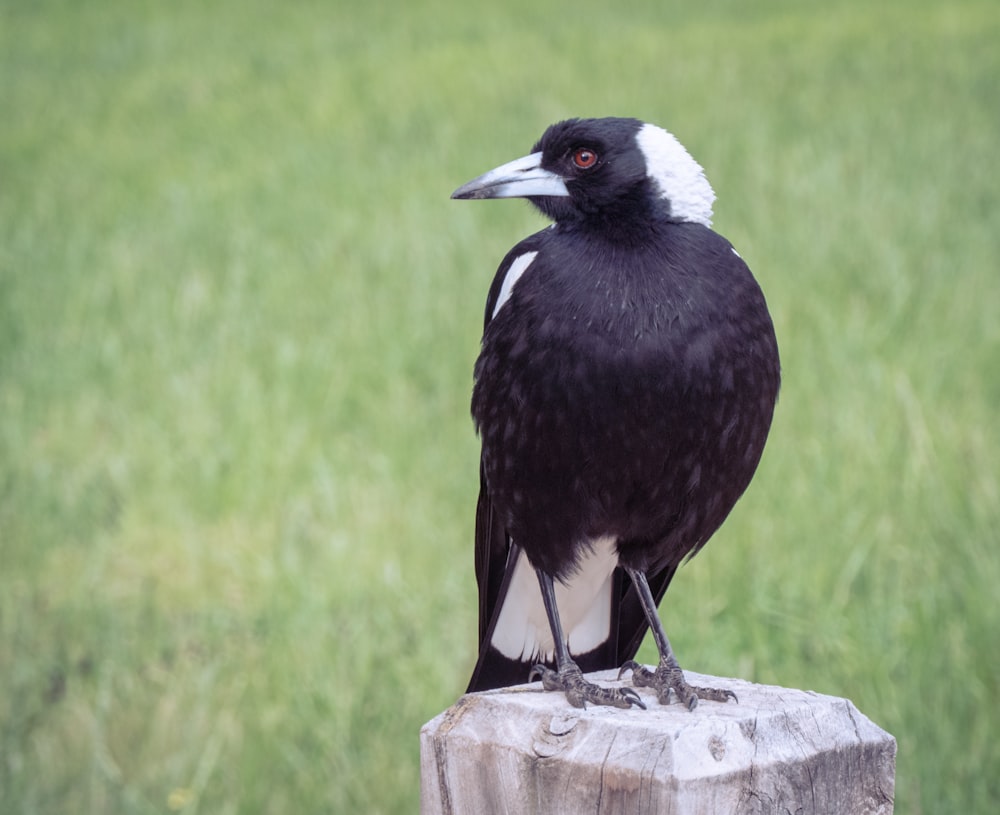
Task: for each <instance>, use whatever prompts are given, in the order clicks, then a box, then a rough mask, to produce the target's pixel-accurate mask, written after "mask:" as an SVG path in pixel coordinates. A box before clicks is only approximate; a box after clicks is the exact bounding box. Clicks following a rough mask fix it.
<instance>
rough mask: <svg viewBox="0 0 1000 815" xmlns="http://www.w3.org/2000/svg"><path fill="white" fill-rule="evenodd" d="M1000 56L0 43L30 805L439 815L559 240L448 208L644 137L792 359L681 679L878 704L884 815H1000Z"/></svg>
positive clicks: (17, 667)
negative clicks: (506, 179)
mask: <svg viewBox="0 0 1000 815" xmlns="http://www.w3.org/2000/svg"><path fill="white" fill-rule="evenodd" d="M998 35H1000V13H998V12H997V10H996V8H995V3H993V2H992V0H982V2H973V0H961V2H954V3H949V4H944V5H942V4H936V3H930V2H916V3H914V2H906V3H904V2H902V0H898V2H888V3H882V4H878V5H877V7H876V6H870V5H868V4H863V3H852V2H846V0H840V1H839V2H837V1H836V0H835V2H832V3H827V4H824V6H823V8H822V9H817V10H815V11H811V10H808V9H806V7H804V6H802V5H800V4H796V3H792V2H783V1H782V0H769V1H768V2H760V3H755V4H746V3H730V2H723V1H722V0H710V1H709V2H705V3H700V4H696V5H693V6H692V5H683V6H682V5H680V4H677V3H670V4H664V3H662V2H656V3H653V2H648V3H642V2H640V3H637V4H635V5H634V6H633V7H632V8H630V9H629V10H628V11H627V12H626V10H624V9H622V8H617V7H612V6H608V5H607V4H599V3H591V2H584V3H583V4H580V3H577V4H575V5H574V6H572V7H564V8H563V7H559V6H550V7H547V8H539V7H538V6H537V4H529V3H526V2H515V3H509V4H500V5H495V6H489V5H487V6H475V5H468V4H466V5H462V4H458V3H448V2H445V0H430V1H429V2H426V3H421V4H416V3H408V4H407V3H398V4H395V5H389V6H384V5H378V4H368V5H367V6H358V7H350V8H349V7H348V6H347V4H341V5H337V4H323V3H318V2H315V3H310V2H302V3H297V4H292V5H285V6H282V7H281V9H280V11H279V10H278V8H277V7H276V6H273V5H272V4H266V3H259V2H250V3H239V4H237V3H235V2H232V1H231V0H221V2H219V3H215V4H210V5H208V6H206V5H205V4H196V3H192V2H181V3H175V4H170V5H169V7H168V6H163V5H157V4H152V3H140V4H131V3H124V2H115V1H114V0H101V1H100V2H93V3H87V4H75V3H69V2H56V1H55V0H52V1H51V2H40V3H34V4H28V3H17V2H13V1H12V0H7V2H5V3H3V5H2V6H0V106H2V109H3V110H4V111H5V116H4V124H3V127H2V128H0V563H2V567H0V810H2V811H4V812H19V813H49V812H95V813H97V812H100V813H109V812H129V813H132V812H135V813H144V812H163V811H164V810H165V809H166V810H168V811H178V812H184V813H195V812H202V813H227V812H259V811H267V812H297V813H298V812H373V813H375V812H384V813H389V812H400V813H401V812H411V811H414V810H415V808H416V802H417V799H418V788H419V767H418V742H417V733H418V730H419V727H420V725H421V724H422V723H423V722H424V721H426V720H428V719H430V718H431V717H432V716H433V715H435V714H436V713H437V712H439V711H440V710H442V709H443V708H445V707H446V706H447V705H449V704H450V703H451V702H452V701H454V699H455V698H456V697H457V696H458V695H459V694H460V693H461V691H462V689H463V687H464V683H465V681H466V679H467V675H468V672H469V669H470V667H471V664H472V662H473V659H474V645H475V643H474V637H475V628H476V622H475V613H476V603H475V591H474V581H473V578H472V551H471V536H472V514H473V506H474V501H475V493H476V489H477V480H476V466H477V451H476V440H475V438H474V435H473V432H472V428H471V423H470V420H469V418H468V406H467V402H468V394H469V389H470V377H471V373H470V371H471V365H472V362H473V360H474V357H475V354H476V346H477V342H478V329H479V325H480V322H481V309H482V303H483V299H484V297H485V291H486V288H487V286H488V284H489V281H490V279H491V276H492V272H493V269H494V268H495V264H496V263H497V262H498V261H499V259H500V258H501V257H502V255H503V253H504V252H505V251H506V249H507V248H509V247H510V246H511V245H512V244H513V243H514V241H515V240H517V239H518V238H519V237H521V236H523V235H526V234H527V233H528V232H529V231H530V230H533V229H535V228H538V227H539V225H540V222H539V220H538V218H537V217H535V216H534V215H532V213H531V212H530V210H529V209H528V208H527V207H526V206H524V205H520V206H519V205H517V204H515V203H510V204H493V205H490V204H455V203H453V202H450V201H448V194H449V193H450V191H451V190H452V189H453V188H454V187H455V186H457V185H458V184H459V183H461V182H463V181H465V180H467V179H468V178H471V177H472V176H473V175H476V174H478V173H479V172H481V171H483V170H485V169H488V168H489V167H492V166H494V165H496V164H498V163H500V162H502V161H504V160H507V159H509V158H513V157H515V156H516V155H520V154H521V153H522V152H524V151H526V150H527V148H528V147H530V145H531V143H532V142H533V140H534V139H535V138H536V137H537V135H538V134H540V132H541V131H542V129H543V128H544V127H545V125H547V124H549V123H550V122H552V121H554V120H556V119H558V118H561V117H564V116H568V115H601V114H627V115H636V116H639V117H641V118H644V119H648V120H652V121H656V122H658V123H661V124H663V125H665V126H667V127H668V128H670V129H672V130H674V131H675V132H676V133H677V134H678V136H679V137H680V138H681V140H682V141H684V142H685V144H686V145H687V146H688V147H689V148H690V149H691V150H692V152H693V153H694V154H695V155H696V157H697V158H699V160H700V161H701V162H702V163H703V164H704V165H705V166H706V168H707V170H708V173H709V177H710V178H711V179H712V181H713V183H714V185H715V187H716V191H717V193H718V194H719V198H720V200H719V202H718V205H717V219H716V226H717V228H718V229H719V230H720V231H721V232H722V233H723V234H726V235H727V236H728V237H729V238H731V239H732V240H733V241H734V243H735V244H736V245H737V246H738V247H739V249H740V252H741V254H742V255H743V256H744V257H745V258H746V259H747V260H748V261H749V262H750V264H751V266H752V267H753V268H754V269H755V271H756V272H757V274H758V277H759V279H760V280H761V282H762V285H763V286H764V289H765V291H766V293H767V295H768V298H769V302H770V304H771V307H772V311H773V313H774V317H775V322H776V325H777V330H778V336H779V341H780V343H781V347H782V355H783V364H784V376H785V384H784V389H783V392H782V396H781V402H780V405H779V409H778V413H777V417H776V421H775V425H774V429H773V433H772V438H771V442H770V445H769V448H768V450H767V452H766V454H765V458H764V461H763V463H762V466H761V469H760V472H759V474H758V477H757V479H756V481H755V483H754V485H753V486H752V488H751V489H750V491H749V492H748V494H747V497H746V499H745V500H744V501H743V502H742V503H741V504H740V505H739V507H738V508H737V510H736V511H735V512H734V514H733V516H732V518H731V519H730V521H729V522H728V523H727V525H726V526H725V527H724V529H723V530H722V531H720V533H719V534H718V536H717V538H716V540H714V541H713V542H712V544H711V545H710V546H709V547H707V549H706V550H705V551H704V552H703V553H702V554H701V555H699V557H698V558H696V559H695V560H694V561H692V563H691V564H689V565H688V566H686V567H685V568H684V569H683V570H682V572H681V574H680V576H679V578H678V579H677V581H676V583H675V586H674V587H672V588H671V591H670V593H669V594H668V595H667V598H666V600H665V601H664V604H663V609H662V610H663V613H664V617H665V619H666V621H667V625H668V630H669V631H670V632H671V636H672V638H673V640H674V644H675V646H676V648H677V650H678V652H679V655H680V658H681V661H682V664H684V665H686V666H687V667H690V668H692V669H695V670H701V671H709V672H714V673H719V674H723V675H740V676H743V677H746V678H749V679H753V680H758V681H764V682H773V683H779V684H784V685H789V686H798V687H805V688H812V689H815V690H819V691H822V692H826V693H832V694H836V695H842V696H848V697H850V698H852V699H853V700H854V701H855V703H856V704H857V705H858V706H859V707H860V708H861V710H862V711H864V712H865V713H866V714H868V715H869V716H870V717H871V718H873V719H874V720H875V721H876V722H878V723H879V724H880V725H882V726H883V727H885V728H886V729H888V730H889V731H890V732H892V733H893V734H894V735H895V736H896V737H897V739H898V740H899V758H898V777H897V808H896V811H897V812H899V813H922V812H928V813H930V812H967V813H987V812H992V811H994V810H995V808H996V805H997V803H998V801H1000V786H998V781H997V773H996V769H997V767H998V766H1000V747H998V744H997V740H996V733H997V730H998V727H1000V717H998V715H997V713H996V706H995V699H996V697H997V695H998V692H1000V682H998V678H997V677H998V673H1000V656H998V654H1000V651H998V649H997V631H998V630H1000V604H998V603H997V601H996V586H997V585H998V584H1000V547H998V543H1000V540H998V538H1000V536H998V532H997V530H998V528H1000V469H998V466H997V461H998V460H1000V422H998V421H997V420H998V413H997V406H998V405H1000V373H998V372H1000V365H998V363H1000V321H998V320H997V316H996V315H997V314H1000V281H998V278H997V271H996V261H997V258H998V256H1000V237H998V236H1000V206H998V204H1000V196H998V193H997V188H996V183H995V179H994V178H993V173H992V168H993V167H994V165H995V163H996V151H997V148H998V146H1000V116H998V114H997V112H996V96H997V91H998V89H1000V54H998V52H997V49H996V47H995V44H996V42H997V39H998ZM643 655H644V656H645V657H646V658H650V657H651V656H652V650H651V648H650V646H649V644H648V643H647V645H646V646H645V648H644V651H643Z"/></svg>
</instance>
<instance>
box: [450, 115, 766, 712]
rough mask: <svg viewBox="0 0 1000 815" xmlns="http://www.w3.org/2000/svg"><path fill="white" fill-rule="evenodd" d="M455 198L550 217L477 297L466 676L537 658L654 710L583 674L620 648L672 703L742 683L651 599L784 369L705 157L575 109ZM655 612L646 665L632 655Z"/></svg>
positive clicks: (742, 470) (761, 419)
mask: <svg viewBox="0 0 1000 815" xmlns="http://www.w3.org/2000/svg"><path fill="white" fill-rule="evenodd" d="M452 197H453V198H477V199H478V198H514V197H523V198H527V199H528V200H529V201H531V203H532V204H534V205H535V206H536V207H537V208H538V209H539V210H541V211H542V213H544V214H545V215H546V216H548V217H549V218H550V219H551V220H552V221H554V223H553V224H552V225H550V226H549V227H548V228H547V229H544V230H542V231H541V232H538V233H537V234H535V235H532V236H531V237H529V238H525V239H524V240H523V241H521V242H520V243H519V244H517V245H516V246H515V247H514V248H513V249H511V250H510V252H508V253H507V256H506V257H505V258H504V259H503V261H502V262H501V264H500V267H499V269H498V270H497V273H496V277H495V278H494V280H493V285H492V286H491V287H490V291H489V296H488V298H487V301H486V320H485V328H484V332H483V339H482V348H481V353H480V355H479V359H478V361H477V362H476V366H475V376H474V386H473V395H472V415H473V418H474V420H475V425H476V428H477V430H478V432H479V435H480V438H481V441H482V456H481V465H480V484H481V489H480V495H479V504H478V509H477V513H476V577H477V580H478V584H479V597H480V603H479V614H480V616H479V641H480V653H479V660H478V663H477V664H476V667H475V671H474V673H473V676H472V680H471V682H470V684H469V690H470V691H477V690H486V689H489V688H494V687H502V686H505V685H511V684H516V683H520V682H524V681H526V680H528V679H529V678H531V677H535V676H540V677H541V678H542V681H543V685H544V687H545V688H546V689H548V690H562V691H563V692H565V694H566V697H567V698H568V700H569V701H570V702H571V703H572V704H574V705H576V706H585V705H586V703H587V702H593V703H596V704H607V705H615V706H618V707H629V706H631V705H639V706H641V707H645V705H644V704H643V703H642V701H641V700H640V698H639V696H638V694H637V693H636V692H635V691H633V690H632V689H630V688H621V689H615V688H604V687H599V686H597V685H595V684H594V683H592V682H589V681H587V680H586V679H584V677H583V672H584V671H591V670H597V669H602V668H612V667H620V669H621V673H624V672H625V671H626V670H631V671H632V678H633V683H634V684H635V685H640V686H648V687H652V688H654V689H655V690H656V692H657V696H658V698H659V700H660V702H662V703H666V702H668V701H669V699H670V695H671V693H673V694H675V695H676V697H677V699H678V700H679V701H680V702H681V703H682V704H684V705H686V706H687V707H688V708H694V706H695V705H696V704H697V703H698V699H699V698H701V699H713V700H717V701H725V700H727V699H728V698H732V694H731V693H730V692H728V691H721V690H716V689H713V688H698V687H692V686H690V685H688V684H687V682H686V681H685V679H684V676H683V674H682V672H681V669H680V667H679V666H678V664H677V660H676V658H675V657H674V654H673V652H672V650H671V647H670V643H669V641H668V639H667V635H666V633H665V631H664V629H663V625H662V623H661V622H660V619H659V616H658V614H657V604H658V603H659V601H660V599H661V598H662V596H663V593H664V592H665V591H666V588H667V585H668V584H669V582H670V580H671V578H672V577H673V574H674V572H675V570H676V569H677V567H678V565H679V564H680V563H681V562H682V561H683V560H684V559H685V558H686V557H689V556H691V555H693V554H694V553H695V552H697V551H698V550H699V549H700V548H701V547H702V546H703V545H704V544H705V542H706V541H707V540H708V538H709V537H710V536H711V535H712V533H713V532H715V530H716V529H718V528H719V526H720V524H722V522H723V520H725V518H726V516H727V515H728V514H729V511H730V510H731V509H732V508H733V505H734V504H735V503H736V501H737V499H738V498H739V497H740V495H741V494H742V493H743V491H744V490H745V489H746V488H747V485H748V484H749V483H750V479H751V478H752V476H753V474H754V471H755V470H756V468H757V463H758V462H759V460H760V457H761V453H762V451H763V449H764V442H765V440H766V438H767V434H768V430H769V428H770V425H771V418H772V414H773V412H774V405H775V400H776V399H777V394H778V386H779V379H780V374H779V363H778V348H777V343H776V340H775V336H774V328H773V326H772V324H771V318H770V315H769V314H768V310H767V305H766V303H765V301H764V296H763V294H762V293H761V290H760V288H759V287H758V285H757V282H756V281H755V280H754V278H753V275H752V274H751V273H750V269H749V268H748V267H747V265H746V264H745V263H744V262H743V260H742V259H741V258H740V256H739V255H738V254H737V252H736V250H735V249H733V247H732V245H731V244H730V243H729V242H728V241H727V240H726V239H725V238H723V237H721V236H720V235H718V234H716V233H715V232H713V231H712V230H711V229H710V224H711V217H712V203H713V201H714V200H715V194H714V193H713V191H712V188H711V186H710V185H709V183H708V181H707V180H706V178H705V175H704V172H703V170H702V168H701V166H699V165H698V163H697V162H695V160H694V159H693V158H692V157H691V156H690V155H689V154H688V152H687V151H686V150H685V149H684V147H683V146H682V145H681V144H680V142H678V141H677V139H676V138H674V136H672V135H671V134H670V133H668V132H666V131H665V130H663V129H661V128H659V127H656V126H655V125H652V124H645V123H643V122H640V121H638V120H635V119H618V118H609V119H570V120H568V121H564V122H559V123H558V124H554V125H552V126H551V127H549V128H548V130H546V131H545V133H544V135H543V136H542V138H541V139H540V140H539V141H538V143H537V144H536V145H535V146H534V148H533V149H532V151H531V154H530V155H527V156H525V157H524V158H520V159H517V160H515V161H511V162H509V163H507V164H504V165H502V166H500V167H497V168H496V169H494V170H491V171H489V172H488V173H485V174H484V175H481V176H480V177H478V178H476V179H474V180H473V181H470V182H469V183H468V184H465V185H463V186H461V187H459V188H458V189H457V190H455V192H454V193H453V194H452ZM647 627H649V628H652V631H653V636H654V639H655V641H656V646H657V648H658V650H659V654H660V659H659V665H658V667H657V668H656V669H655V671H649V670H647V669H646V668H644V667H642V666H640V665H638V664H637V663H635V662H634V661H633V657H634V656H635V653H636V651H637V650H638V648H639V645H640V642H641V641H642V637H643V635H644V634H645V632H646V629H647Z"/></svg>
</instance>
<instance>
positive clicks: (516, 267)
mask: <svg viewBox="0 0 1000 815" xmlns="http://www.w3.org/2000/svg"><path fill="white" fill-rule="evenodd" d="M537 255H538V252H525V253H524V254H523V255H518V256H517V257H516V258H514V262H513V263H511V264H510V268H509V269H507V274H506V275H504V278H503V283H501V284H500V294H499V295H497V302H496V305H495V306H493V313H492V314H491V315H490V319H491V320H492V319H493V318H494V317H496V316H497V312H498V311H500V309H501V308H503V304H504V303H506V302H507V301H508V300H510V295H511V293H512V292H513V291H514V284H515V283H517V281H518V280H520V279H521V275H523V274H524V272H525V270H526V269H527V268H528V267H529V266H530V265H531V261H533V260H534V259H535V257H536V256H537Z"/></svg>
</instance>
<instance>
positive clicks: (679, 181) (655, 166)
mask: <svg viewBox="0 0 1000 815" xmlns="http://www.w3.org/2000/svg"><path fill="white" fill-rule="evenodd" d="M635 139H636V142H637V143H638V145H639V149H640V150H641V151H642V154H643V156H644V157H645V159H646V175H648V176H649V177H650V178H651V179H653V181H654V182H655V184H656V186H657V188H658V189H659V191H660V195H661V197H663V198H665V199H667V200H668V201H669V202H670V213H671V215H672V217H674V218H676V219H677V220H679V221H693V222H695V223H699V224H704V225H705V226H711V225H712V203H713V202H714V201H715V193H714V192H713V191H712V185H711V184H709V183H708V179H707V178H705V171H704V170H703V169H702V167H701V165H700V164H699V163H698V162H697V161H695V160H694V159H693V158H692V157H691V154H690V153H688V151H687V150H685V149H684V145H682V144H681V143H680V142H679V141H677V139H676V137H674V135H673V134H671V133H668V132H667V131H666V130H664V129H663V128H662V127H657V126H656V125H652V124H644V125H643V126H642V127H641V128H640V129H639V132H638V133H637V134H636V137H635Z"/></svg>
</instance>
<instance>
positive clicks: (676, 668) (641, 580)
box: [618, 569, 736, 710]
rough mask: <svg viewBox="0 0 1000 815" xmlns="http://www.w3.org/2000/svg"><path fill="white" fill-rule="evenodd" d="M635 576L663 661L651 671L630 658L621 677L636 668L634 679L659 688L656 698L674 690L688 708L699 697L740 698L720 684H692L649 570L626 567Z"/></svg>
mask: <svg viewBox="0 0 1000 815" xmlns="http://www.w3.org/2000/svg"><path fill="white" fill-rule="evenodd" d="M625 571H626V572H627V573H628V576H629V577H630V578H631V579H632V585H634V586H635V590H636V592H637V593H638V595H639V603H640V604H641V605H642V610H643V612H644V613H645V615H646V620H647V621H648V622H649V627H650V629H651V630H652V632H653V639H654V641H655V642H656V650H657V651H659V653H660V664H659V665H658V666H657V668H656V670H655V671H650V670H648V669H647V668H645V667H644V666H642V665H640V664H639V663H638V662H636V661H635V660H633V659H630V660H629V661H628V662H626V663H625V664H624V665H622V667H621V670H620V671H619V672H618V676H619V677H620V676H621V675H622V674H623V673H624V672H625V671H632V682H633V684H635V685H638V686H639V687H645V688H655V689H656V698H657V699H659V700H660V703H661V704H664V705H665V704H667V703H668V702H669V701H670V694H671V692H673V693H674V694H676V696H677V699H678V701H680V703H681V704H682V705H684V706H686V707H687V709H688V710H694V709H695V707H697V705H698V700H699V699H710V700H712V701H714V702H725V701H727V700H729V699H733V700H736V694H735V693H733V692H732V691H730V690H720V689H717V688H697V687H694V686H693V685H689V684H688V683H687V680H685V679H684V672H683V671H681V666H680V665H678V664H677V658H676V657H675V656H674V651H673V649H672V648H671V647H670V640H669V639H667V632H666V631H664V629H663V623H661V622H660V615H659V613H658V612H657V610H656V601H655V600H654V599H653V592H652V591H650V589H649V582H648V581H647V580H646V574H645V572H643V571H641V570H639V569H625Z"/></svg>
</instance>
